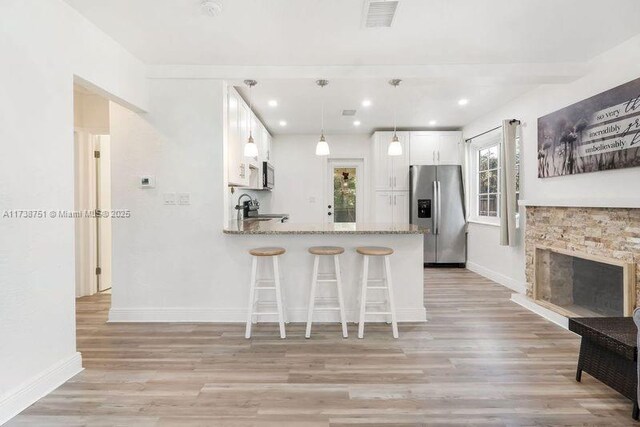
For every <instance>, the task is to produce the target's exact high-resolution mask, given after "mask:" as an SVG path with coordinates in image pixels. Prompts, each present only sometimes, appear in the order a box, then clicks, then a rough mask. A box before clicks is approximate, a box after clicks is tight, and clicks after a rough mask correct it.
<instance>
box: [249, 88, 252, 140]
mask: <svg viewBox="0 0 640 427" xmlns="http://www.w3.org/2000/svg"><path fill="white" fill-rule="evenodd" d="M252 89H253V85H249V139H251V138H252V137H253V134H252V129H251V125H252V124H253V123H252V122H253V96H252V94H251V90H252Z"/></svg>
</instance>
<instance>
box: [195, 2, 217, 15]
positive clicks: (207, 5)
mask: <svg viewBox="0 0 640 427" xmlns="http://www.w3.org/2000/svg"><path fill="white" fill-rule="evenodd" d="M200 9H202V13H203V14H205V15H208V16H213V17H215V16H218V15H220V13H222V0H202V2H200Z"/></svg>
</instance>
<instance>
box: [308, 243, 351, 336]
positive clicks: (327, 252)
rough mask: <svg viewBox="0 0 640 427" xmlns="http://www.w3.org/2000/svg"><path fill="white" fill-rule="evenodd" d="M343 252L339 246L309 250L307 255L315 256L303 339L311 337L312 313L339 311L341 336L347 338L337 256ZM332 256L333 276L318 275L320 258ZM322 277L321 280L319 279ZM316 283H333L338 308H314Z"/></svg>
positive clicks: (317, 247)
mask: <svg viewBox="0 0 640 427" xmlns="http://www.w3.org/2000/svg"><path fill="white" fill-rule="evenodd" d="M343 252H344V248H341V247H339V246H314V247H311V248H309V253H310V254H312V255H315V257H314V260H313V277H312V279H311V293H310V295H309V308H308V313H307V330H306V332H305V334H304V336H305V338H309V337H311V323H312V321H313V311H314V310H323V311H333V310H338V311H340V322H341V323H342V336H343V337H344V338H347V336H348V334H347V321H346V318H345V315H344V300H343V299H342V278H341V276H340V260H339V257H338V256H339V255H340V254H341V253H343ZM322 256H333V267H334V270H335V274H331V273H318V266H319V265H320V257H322ZM320 277H322V278H320ZM318 283H335V284H336V288H337V290H338V306H337V307H336V306H329V307H315V302H316V301H315V300H316V287H317V285H318Z"/></svg>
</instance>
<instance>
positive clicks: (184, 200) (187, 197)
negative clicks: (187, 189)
mask: <svg viewBox="0 0 640 427" xmlns="http://www.w3.org/2000/svg"><path fill="white" fill-rule="evenodd" d="M176 200H177V201H178V204H179V205H190V204H191V194H189V193H178V194H176Z"/></svg>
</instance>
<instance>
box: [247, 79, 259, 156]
mask: <svg viewBox="0 0 640 427" xmlns="http://www.w3.org/2000/svg"><path fill="white" fill-rule="evenodd" d="M244 84H246V85H247V86H249V139H247V142H246V143H245V144H244V156H245V157H258V146H257V145H256V142H255V141H254V140H253V134H252V128H253V98H252V97H251V89H252V88H253V87H254V86H255V85H257V84H258V82H257V81H255V80H245V81H244Z"/></svg>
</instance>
